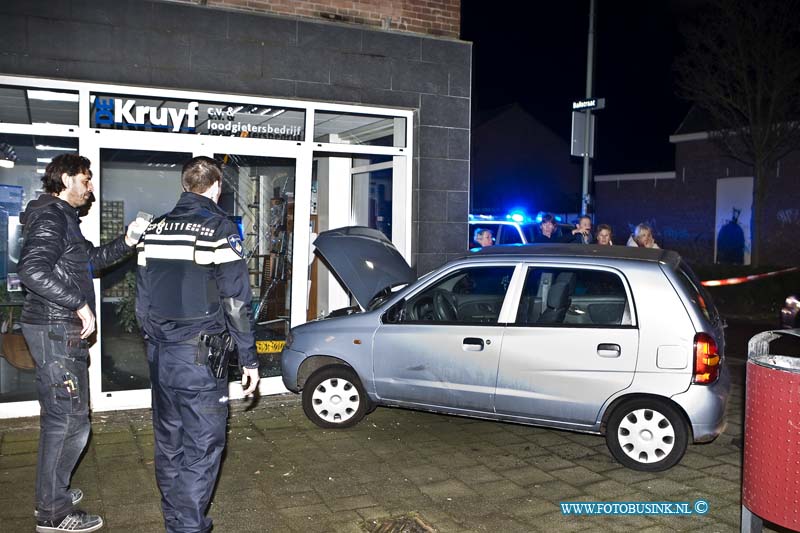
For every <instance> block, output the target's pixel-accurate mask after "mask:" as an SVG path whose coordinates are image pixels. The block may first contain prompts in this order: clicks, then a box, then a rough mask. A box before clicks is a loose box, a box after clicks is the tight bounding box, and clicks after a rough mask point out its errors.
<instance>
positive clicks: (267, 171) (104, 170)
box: [82, 132, 297, 410]
mask: <svg viewBox="0 0 800 533" xmlns="http://www.w3.org/2000/svg"><path fill="white" fill-rule="evenodd" d="M145 135H146V136H147V138H146V139H145ZM155 136H156V137H157V136H159V134H156V135H155ZM153 137H154V135H153V134H152V133H148V134H142V133H140V132H100V133H98V135H97V137H96V139H97V143H96V145H95V146H92V147H89V148H84V149H82V152H83V153H84V154H85V155H86V156H87V157H89V158H90V159H91V160H92V161H93V163H94V162H96V163H94V164H93V168H94V169H95V174H94V177H93V181H94V183H95V202H96V204H97V205H96V206H95V207H93V208H92V209H91V210H90V211H91V214H90V215H88V216H87V217H86V223H87V226H86V228H85V231H87V233H88V232H90V231H91V229H92V228H91V226H92V225H94V224H96V225H97V227H98V228H99V229H100V243H101V244H104V243H106V242H109V241H110V240H112V239H114V238H116V237H117V236H118V235H120V234H121V233H122V231H123V229H124V227H125V225H126V224H127V223H128V222H130V221H131V220H133V218H135V217H136V215H137V213H138V212H139V211H144V212H147V213H150V214H152V215H154V216H159V215H161V214H164V213H166V212H168V211H170V210H171V209H172V207H173V206H174V205H175V202H176V201H177V200H178V197H179V196H180V194H181V192H182V188H181V182H180V176H181V169H182V166H183V164H184V163H185V162H186V161H188V160H189V159H191V158H192V157H194V156H198V155H206V156H209V157H213V158H214V159H216V160H218V161H220V162H222V164H223V172H224V174H223V188H222V196H221V197H220V201H219V204H220V207H222V209H223V210H224V211H225V212H226V213H228V215H229V218H230V219H231V220H232V221H233V222H234V223H235V224H236V226H237V228H238V229H239V232H240V235H241V237H242V239H243V241H244V245H245V250H246V255H245V258H246V259H247V262H248V270H249V272H250V286H251V289H252V291H253V295H254V302H253V312H254V316H255V318H256V339H257V342H256V346H257V352H258V354H259V359H260V362H261V375H262V377H264V378H275V379H265V380H262V393H268V392H269V390H270V389H275V390H281V389H282V385H281V384H280V379H279V378H278V376H280V351H281V349H282V347H283V343H284V341H285V339H286V334H287V333H288V331H289V328H290V326H291V307H292V299H291V284H292V272H293V264H292V245H293V239H294V204H295V187H296V174H297V153H295V150H294V149H293V148H291V147H288V148H289V149H288V150H287V147H279V148H280V149H277V150H275V151H274V155H265V151H264V150H263V144H264V143H263V142H262V143H260V144H262V146H260V147H258V148H259V149H255V148H256V147H255V146H253V144H254V143H253V142H249V143H248V142H245V143H242V142H235V141H237V140H238V141H241V139H229V138H211V139H201V138H198V137H183V136H179V137H177V138H176V137H174V136H169V137H167V138H166V139H162V140H165V141H169V142H168V143H164V142H158V141H157V140H155V139H153ZM134 138H135V140H134ZM251 141H252V140H251ZM148 145H152V148H151V149H148V148H147V147H148ZM248 145H249V146H248ZM128 146H136V147H137V149H135V150H132V149H129V148H127V147H128ZM168 147H169V148H172V149H171V150H165V148H168ZM267 153H268V152H267ZM98 208H99V209H98ZM135 273H136V259H135V257H132V258H130V259H128V260H126V261H124V262H122V263H120V264H118V265H115V266H114V267H112V268H111V269H109V271H107V272H104V273H103V275H102V276H101V277H100V279H99V280H97V281H96V283H97V285H99V287H97V288H98V293H99V295H100V305H99V308H98V315H99V316H98V334H97V335H98V339H97V341H98V342H97V343H96V344H95V345H94V346H93V348H92V350H93V353H92V360H93V361H95V362H97V361H99V364H97V363H95V364H93V365H92V366H91V367H90V382H91V388H92V391H93V396H92V399H93V400H92V403H93V407H94V408H95V409H97V410H106V409H117V408H132V407H143V406H147V405H149V401H150V390H149V388H150V382H149V371H148V367H147V360H146V357H145V346H144V341H143V339H142V335H141V333H140V331H139V328H138V325H137V323H136V318H135V314H134V309H135V307H134V304H135V296H136V288H135V286H136V281H135ZM229 380H230V383H231V385H230V389H231V397H234V398H235V397H236V396H237V395H240V394H241V386H240V385H239V380H240V375H239V373H238V371H237V370H236V369H231V372H230V373H229ZM98 392H99V393H98Z"/></svg>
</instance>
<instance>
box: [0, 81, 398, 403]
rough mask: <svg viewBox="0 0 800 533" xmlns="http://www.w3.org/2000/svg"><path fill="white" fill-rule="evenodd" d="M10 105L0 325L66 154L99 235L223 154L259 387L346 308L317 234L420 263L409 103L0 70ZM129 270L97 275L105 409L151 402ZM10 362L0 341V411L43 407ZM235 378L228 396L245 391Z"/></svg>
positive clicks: (3, 128)
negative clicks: (27, 221)
mask: <svg viewBox="0 0 800 533" xmlns="http://www.w3.org/2000/svg"><path fill="white" fill-rule="evenodd" d="M0 100H2V103H3V105H0V259H5V260H4V261H0V288H2V289H3V290H0V326H3V327H2V328H0V335H3V336H5V335H14V334H16V333H17V329H18V328H17V329H15V328H16V326H15V325H14V322H13V321H14V320H16V318H15V317H18V316H19V311H20V308H21V307H22V301H23V299H24V291H23V287H22V285H21V283H20V280H19V277H18V276H17V273H16V266H17V260H18V256H19V251H20V248H21V229H20V225H19V213H20V212H21V211H22V210H23V209H24V207H25V205H27V203H28V202H29V201H30V200H32V199H34V198H36V197H38V196H39V194H41V192H42V191H41V185H40V179H39V178H40V177H41V175H42V174H43V173H44V172H45V167H46V165H47V163H48V162H49V161H50V160H51V159H52V157H54V156H55V155H58V154H60V153H68V152H75V153H80V154H81V155H84V156H86V157H88V158H89V159H90V160H91V161H92V170H93V172H94V177H93V182H94V185H95V201H94V205H93V206H92V207H91V208H90V209H89V210H88V212H87V213H86V214H85V215H84V216H83V218H82V224H81V229H82V231H83V234H84V235H85V236H86V238H87V239H89V240H90V241H92V242H93V243H95V244H101V243H105V242H108V241H109V240H111V239H113V238H114V237H116V236H117V235H119V234H120V233H121V232H122V231H123V228H124V226H125V224H127V223H128V222H130V221H131V220H132V219H133V218H134V217H135V216H136V214H137V212H138V211H145V212H148V213H151V214H153V215H154V216H158V215H161V214H163V213H165V212H167V211H168V210H169V209H171V208H172V207H173V206H174V204H175V202H176V201H177V199H178V197H179V195H180V193H181V187H180V171H181V167H182V166H183V164H184V162H185V161H187V160H188V159H189V158H191V157H194V156H199V155H203V156H209V157H212V158H216V159H218V160H219V161H222V162H223V165H224V171H225V180H224V183H223V196H222V198H221V202H220V203H221V206H222V208H223V209H224V210H225V211H226V212H227V213H229V215H230V216H231V219H232V220H233V221H234V222H235V223H236V224H237V227H238V228H239V231H240V232H241V234H242V236H243V240H244V243H245V248H246V251H247V261H248V269H249V278H250V287H251V289H252V293H253V298H254V306H253V311H254V315H255V318H256V339H257V340H256V349H257V352H258V353H259V358H260V362H261V370H262V376H263V378H264V379H262V380H261V385H260V387H259V390H260V392H261V394H272V393H278V392H283V391H285V389H284V387H283V383H282V380H281V378H280V377H279V376H280V372H281V369H280V360H279V357H280V351H281V349H282V347H283V344H284V342H285V339H286V336H287V333H288V330H289V328H290V327H292V326H298V325H300V324H302V323H304V322H306V321H307V320H309V319H314V318H316V317H319V316H321V315H325V314H327V313H328V312H330V311H331V310H334V309H337V308H339V307H343V306H347V305H349V303H350V301H349V298H348V296H347V294H346V293H345V292H344V291H343V290H341V289H340V288H339V287H338V285H337V284H336V282H335V280H334V279H333V277H332V275H331V274H330V273H328V272H327V271H326V270H325V267H324V265H321V264H319V262H318V261H315V260H314V255H313V246H312V243H313V239H314V234H316V233H319V232H320V231H324V230H326V229H333V228H337V227H342V226H347V225H354V224H357V225H363V226H370V227H373V228H377V229H379V230H381V231H383V232H384V233H385V234H386V235H387V237H389V238H390V239H391V240H392V242H393V243H394V244H395V246H396V247H397V249H398V250H399V251H400V253H401V254H403V255H404V256H405V257H406V258H407V259H410V257H411V244H412V243H411V220H412V208H411V191H412V172H411V164H410V160H411V157H412V151H411V146H413V138H412V128H411V127H410V126H411V125H412V124H413V115H414V112H413V111H412V110H408V109H406V110H399V109H387V108H376V107H365V106H360V105H347V104H334V103H324V102H310V101H301V100H286V99H275V98H267V97H260V96H252V95H251V96H247V95H225V94H218V93H204V92H198V91H181V90H173V89H159V88H143V87H129V86H116V85H106V84H97V83H86V82H72V81H63V80H46V79H38V78H37V79H34V78H20V77H12V76H0ZM134 270H135V266H134V263H133V261H129V262H126V263H123V264H120V265H116V266H115V267H114V268H112V269H110V271H108V272H105V273H103V274H104V275H103V276H102V277H100V278H98V279H97V280H95V292H96V294H97V305H96V308H97V310H98V316H97V319H98V333H97V339H96V342H95V343H94V344H93V346H92V347H91V348H90V354H91V365H90V367H89V373H90V384H89V385H90V390H91V398H92V404H93V405H92V407H93V409H95V410H110V409H123V408H140V407H147V406H148V405H149V404H150V392H149V375H148V369H147V365H146V363H145V357H144V346H143V344H142V340H141V336H140V334H139V332H138V325H137V324H136V322H135V317H134V313H133V309H134V307H133V303H134V299H135V281H134ZM11 340H13V339H11ZM0 349H2V344H0ZM9 361H10V359H8V358H7V357H6V356H5V353H4V352H2V351H0V418H6V417H18V416H30V415H35V414H36V413H38V412H39V405H38V401H37V400H36V398H37V394H36V387H35V374H34V372H33V370H31V369H26V368H19V367H18V366H14V365H13V364H11V362H9ZM237 378H238V376H236V373H235V372H234V373H233V375H231V383H230V387H229V397H230V398H231V399H236V398H239V397H241V392H242V391H241V387H240V385H239V383H238V379H237Z"/></svg>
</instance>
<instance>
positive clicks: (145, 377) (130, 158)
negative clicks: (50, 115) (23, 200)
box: [95, 149, 192, 392]
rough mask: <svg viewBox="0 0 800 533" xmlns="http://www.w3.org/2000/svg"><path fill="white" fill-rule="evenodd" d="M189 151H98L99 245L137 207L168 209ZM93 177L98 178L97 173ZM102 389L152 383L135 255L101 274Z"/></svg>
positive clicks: (121, 228)
mask: <svg viewBox="0 0 800 533" xmlns="http://www.w3.org/2000/svg"><path fill="white" fill-rule="evenodd" d="M191 157H192V154H190V153H181V152H154V151H146V150H117V149H101V150H100V164H99V167H100V179H99V182H100V191H101V195H100V206H99V207H100V243H101V244H105V243H107V242H110V241H112V240H113V239H115V238H117V237H119V236H120V235H122V233H123V231H124V229H125V226H126V224H127V223H128V222H130V221H131V220H133V219H134V218H136V214H137V213H138V212H139V211H145V212H147V213H150V214H152V215H154V216H159V215H162V214H164V213H166V212H168V211H170V210H171V209H172V208H173V206H174V205H175V202H177V200H178V197H179V196H180V194H181V168H182V166H183V164H184V163H185V162H186V161H188V160H189V159H191ZM95 179H97V177H95ZM102 274H103V275H102V277H101V278H100V287H101V294H102V300H101V306H100V313H101V318H102V320H101V324H102V337H101V338H102V342H101V353H102V359H101V375H102V390H103V391H104V392H109V391H123V390H136V389H146V388H149V387H150V374H149V370H148V368H147V357H146V356H145V347H144V341H143V339H142V335H141V332H140V331H139V327H138V325H137V324H136V316H135V314H134V303H135V298H136V258H135V257H131V258H130V259H128V260H127V261H124V262H122V263H120V264H117V265H115V266H113V267H111V268H110V269H109V270H108V271H106V272H103V273H102Z"/></svg>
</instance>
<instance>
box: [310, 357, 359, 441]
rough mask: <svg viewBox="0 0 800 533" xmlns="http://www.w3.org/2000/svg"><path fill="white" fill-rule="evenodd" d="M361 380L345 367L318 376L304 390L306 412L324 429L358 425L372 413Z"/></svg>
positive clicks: (319, 373) (335, 367)
mask: <svg viewBox="0 0 800 533" xmlns="http://www.w3.org/2000/svg"><path fill="white" fill-rule="evenodd" d="M368 404H369V400H368V398H367V395H366V393H365V392H364V387H363V386H362V385H361V380H359V379H358V376H357V375H356V373H355V372H353V370H352V369H350V368H349V367H346V366H343V365H332V366H326V367H324V368H321V369H319V370H317V371H316V372H314V373H313V374H312V375H311V377H309V378H308V381H306V384H305V387H303V411H304V412H305V413H306V416H307V417H308V419H309V420H311V421H312V422H314V423H315V424H316V425H318V426H319V427H322V428H347V427H350V426H354V425H355V424H357V423H358V422H359V421H360V420H361V419H362V418H364V415H365V414H366V412H367V410H368V409H369V405H368Z"/></svg>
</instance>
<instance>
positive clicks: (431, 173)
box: [419, 157, 469, 221]
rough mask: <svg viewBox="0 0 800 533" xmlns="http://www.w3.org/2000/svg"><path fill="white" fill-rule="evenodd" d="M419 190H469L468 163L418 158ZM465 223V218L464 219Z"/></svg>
mask: <svg viewBox="0 0 800 533" xmlns="http://www.w3.org/2000/svg"><path fill="white" fill-rule="evenodd" d="M419 177H420V189H428V190H438V191H467V190H469V162H468V161H463V160H455V159H428V158H424V157H423V158H420V176H419ZM464 220H465V221H466V218H465V219H464Z"/></svg>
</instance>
